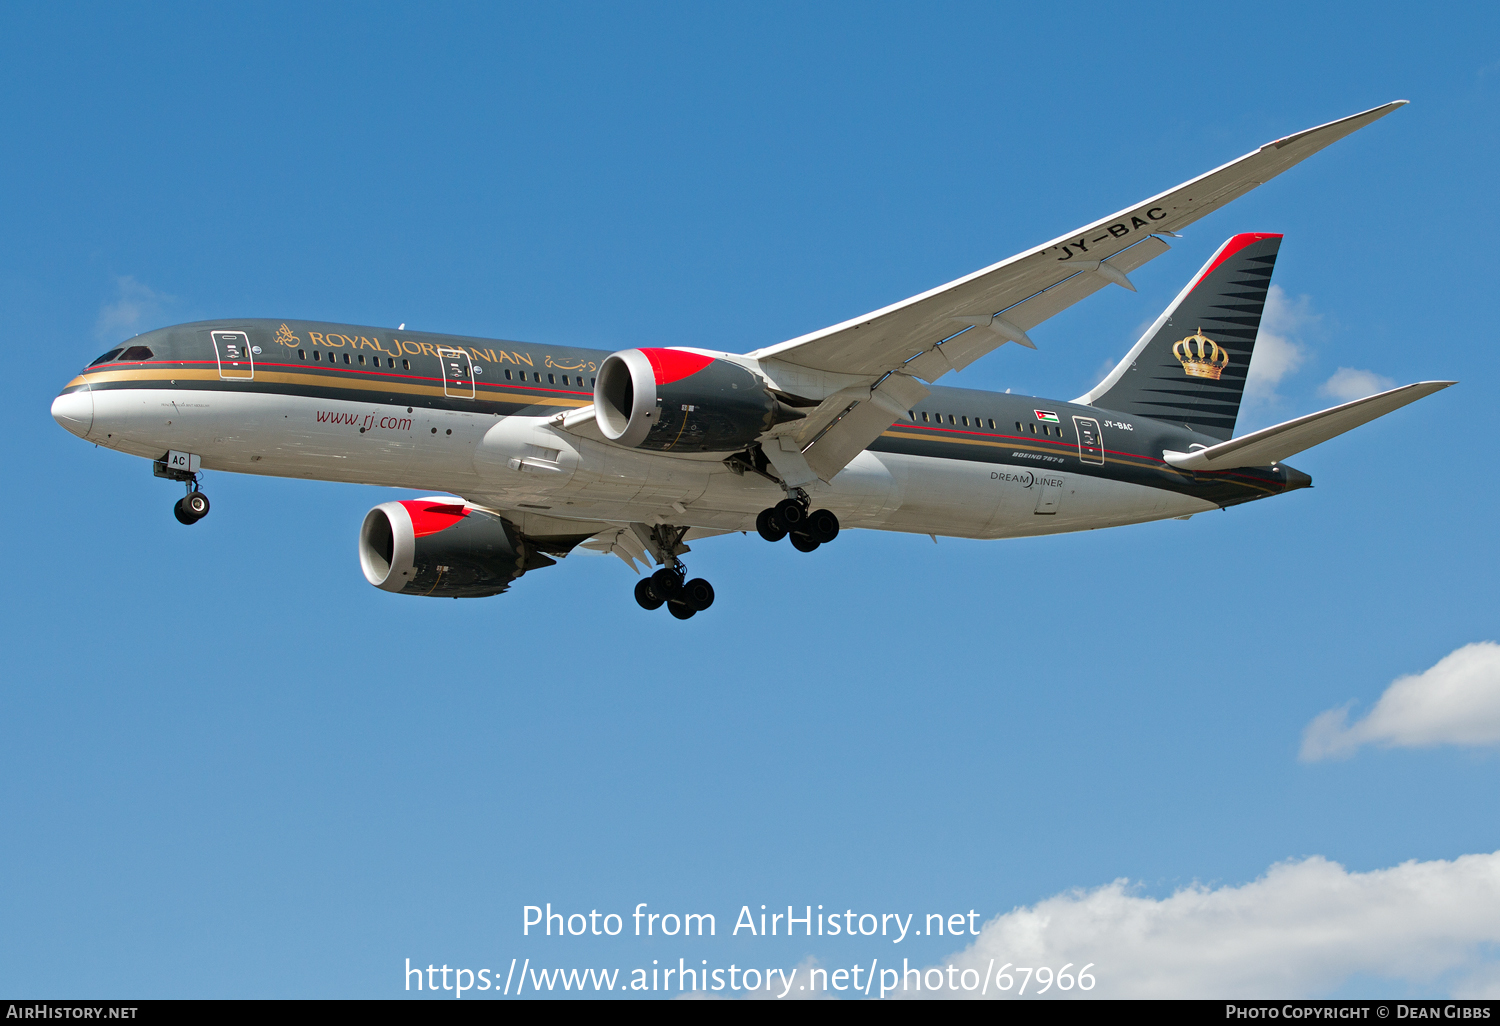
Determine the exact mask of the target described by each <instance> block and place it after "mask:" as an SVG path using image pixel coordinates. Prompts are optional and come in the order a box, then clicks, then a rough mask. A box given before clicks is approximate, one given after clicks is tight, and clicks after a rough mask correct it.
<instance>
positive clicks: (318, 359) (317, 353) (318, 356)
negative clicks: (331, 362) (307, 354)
mask: <svg viewBox="0 0 1500 1026" xmlns="http://www.w3.org/2000/svg"><path fill="white" fill-rule="evenodd" d="M322 362H323V350H321V349H314V350H313V363H322Z"/></svg>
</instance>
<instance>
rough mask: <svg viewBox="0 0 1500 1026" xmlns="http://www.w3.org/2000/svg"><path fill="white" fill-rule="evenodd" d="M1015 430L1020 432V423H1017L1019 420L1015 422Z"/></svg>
mask: <svg viewBox="0 0 1500 1026" xmlns="http://www.w3.org/2000/svg"><path fill="white" fill-rule="evenodd" d="M1016 430H1017V431H1020V430H1021V422H1020V421H1019V420H1018V421H1016Z"/></svg>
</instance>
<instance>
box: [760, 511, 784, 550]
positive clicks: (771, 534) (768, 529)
mask: <svg viewBox="0 0 1500 1026" xmlns="http://www.w3.org/2000/svg"><path fill="white" fill-rule="evenodd" d="M755 529H756V530H757V531H759V532H760V536H761V537H762V538H764V539H765V540H766V541H768V542H779V541H781V539H783V538H785V537H786V525H785V524H783V523H782V522H781V520H780V518H778V517H777V515H776V510H774V509H763V510H761V511H760V515H759V516H757V517H756V518H755Z"/></svg>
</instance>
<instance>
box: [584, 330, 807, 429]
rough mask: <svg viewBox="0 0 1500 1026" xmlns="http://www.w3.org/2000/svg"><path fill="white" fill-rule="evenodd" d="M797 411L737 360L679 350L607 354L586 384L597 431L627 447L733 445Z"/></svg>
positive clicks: (798, 415) (787, 418) (628, 350)
mask: <svg viewBox="0 0 1500 1026" xmlns="http://www.w3.org/2000/svg"><path fill="white" fill-rule="evenodd" d="M801 416H803V415H802V414H800V413H798V412H797V411H795V410H793V409H792V408H791V407H789V406H786V405H784V404H783V403H781V402H779V401H778V400H777V399H776V397H775V396H773V395H771V393H770V392H769V391H767V389H766V382H765V381H764V379H762V378H761V377H759V376H758V375H756V374H754V373H752V372H751V371H749V370H746V369H745V368H744V367H741V366H739V365H738V364H735V363H731V362H729V361H728V360H720V359H718V358H716V357H713V356H705V355H704V354H702V353H692V352H687V351H686V350H682V349H626V350H622V351H621V352H618V353H611V354H610V355H609V356H607V357H605V358H604V362H603V363H602V364H600V366H599V372H598V375H597V377H596V382H595V385H594V419H595V421H596V422H597V423H598V425H599V430H600V432H602V433H603V435H604V437H605V438H608V439H609V440H610V441H611V442H615V443H616V444H618V445H624V446H628V447H630V448H632V449H655V450H658V451H661V452H670V451H676V452H736V451H738V450H740V449H743V448H744V447H745V446H747V445H749V444H750V443H751V442H753V441H755V439H756V438H757V437H759V436H760V435H761V434H762V433H764V432H766V431H768V430H770V429H771V428H772V427H774V426H775V425H777V424H779V423H781V422H783V421H786V420H795V419H797V418H798V417H801Z"/></svg>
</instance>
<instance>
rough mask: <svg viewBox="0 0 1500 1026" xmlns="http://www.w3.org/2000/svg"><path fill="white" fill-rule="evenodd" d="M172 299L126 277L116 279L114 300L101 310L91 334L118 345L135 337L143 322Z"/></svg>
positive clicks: (128, 276) (153, 315)
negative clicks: (131, 336)
mask: <svg viewBox="0 0 1500 1026" xmlns="http://www.w3.org/2000/svg"><path fill="white" fill-rule="evenodd" d="M172 299H173V297H171V296H169V295H166V294H165V293H161V292H157V291H156V290H155V289H152V288H150V287H148V286H146V285H143V284H141V283H140V282H138V281H136V280H135V278H133V277H131V276H130V275H128V274H127V275H125V276H123V277H120V278H116V279H115V298H114V299H113V300H111V301H109V302H107V303H105V304H104V306H102V307H101V308H100V310H99V319H98V320H97V321H96V322H95V323H94V334H95V335H96V336H98V338H99V339H100V340H101V341H106V342H117V341H119V340H120V339H121V338H122V336H127V335H134V334H136V333H137V332H139V331H140V330H141V324H142V322H143V321H145V320H148V319H150V318H153V317H155V316H156V315H157V313H159V312H160V310H161V308H162V306H163V305H164V304H166V303H170V302H172Z"/></svg>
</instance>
